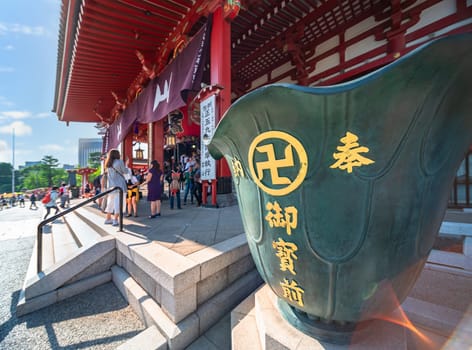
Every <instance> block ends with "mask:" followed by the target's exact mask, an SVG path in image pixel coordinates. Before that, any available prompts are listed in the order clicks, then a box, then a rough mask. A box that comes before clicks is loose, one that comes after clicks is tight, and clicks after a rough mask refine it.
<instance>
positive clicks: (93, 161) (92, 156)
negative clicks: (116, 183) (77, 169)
mask: <svg viewBox="0 0 472 350" xmlns="http://www.w3.org/2000/svg"><path fill="white" fill-rule="evenodd" d="M101 156H102V153H101V152H91V153H89V156H88V166H89V167H91V168H95V169H98V168H99V167H100V158H101Z"/></svg>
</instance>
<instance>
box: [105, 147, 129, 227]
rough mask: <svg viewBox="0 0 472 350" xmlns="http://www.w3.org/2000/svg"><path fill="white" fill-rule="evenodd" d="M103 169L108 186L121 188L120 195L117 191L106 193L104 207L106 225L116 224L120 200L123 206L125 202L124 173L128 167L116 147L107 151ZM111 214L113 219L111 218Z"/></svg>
mask: <svg viewBox="0 0 472 350" xmlns="http://www.w3.org/2000/svg"><path fill="white" fill-rule="evenodd" d="M105 169H106V172H107V180H108V184H107V187H108V188H113V187H120V188H121V189H122V190H123V196H121V197H120V192H119V191H113V192H111V193H110V194H109V195H108V198H107V206H106V208H105V213H106V219H105V224H106V225H110V224H111V225H113V226H118V225H119V223H118V217H119V215H120V200H121V203H122V205H123V208H124V203H125V202H126V192H127V190H128V186H127V185H126V180H125V174H126V173H127V172H128V169H127V168H126V166H125V163H124V162H123V160H122V159H121V158H120V152H119V151H118V150H117V149H112V150H110V151H109V152H108V154H107V158H106V160H105ZM112 215H113V219H112Z"/></svg>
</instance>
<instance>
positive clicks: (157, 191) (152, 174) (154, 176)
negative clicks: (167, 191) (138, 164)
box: [143, 160, 164, 219]
mask: <svg viewBox="0 0 472 350" xmlns="http://www.w3.org/2000/svg"><path fill="white" fill-rule="evenodd" d="M163 182H164V174H163V172H162V170H161V166H160V165H159V163H158V161H157V160H153V161H152V162H151V167H150V168H149V171H148V173H147V175H146V180H145V181H144V182H143V185H145V184H147V186H148V196H147V200H148V202H150V203H151V215H150V216H149V219H154V218H155V217H157V216H161V197H162V190H163Z"/></svg>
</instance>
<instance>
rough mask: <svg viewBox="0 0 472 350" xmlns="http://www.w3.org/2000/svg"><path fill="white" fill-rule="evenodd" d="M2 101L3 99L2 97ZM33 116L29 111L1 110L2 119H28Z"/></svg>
mask: <svg viewBox="0 0 472 350" xmlns="http://www.w3.org/2000/svg"><path fill="white" fill-rule="evenodd" d="M0 102H1V99H0ZM29 117H31V113H30V112H28V111H3V112H2V111H0V120H5V119H26V118H29Z"/></svg>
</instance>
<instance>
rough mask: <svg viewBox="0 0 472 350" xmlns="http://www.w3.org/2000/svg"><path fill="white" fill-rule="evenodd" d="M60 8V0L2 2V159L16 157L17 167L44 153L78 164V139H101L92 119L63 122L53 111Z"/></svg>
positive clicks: (0, 122)
mask: <svg viewBox="0 0 472 350" xmlns="http://www.w3.org/2000/svg"><path fill="white" fill-rule="evenodd" d="M60 7H61V1H60V0H33V1H32V0H14V1H10V0H2V1H0V162H5V163H10V164H13V156H14V166H15V169H18V167H19V166H20V165H24V164H25V162H26V161H40V160H41V159H42V158H43V157H44V156H53V157H54V158H56V159H58V161H59V164H60V165H61V166H62V165H63V164H70V165H77V163H78V140H79V138H99V137H100V136H98V135H97V129H96V128H95V127H94V125H95V124H94V123H70V124H69V126H66V123H64V122H61V121H59V120H58V118H57V115H56V114H55V113H53V112H51V110H52V109H53V107H54V94H55V83H56V67H57V44H58V37H59V18H60ZM13 130H14V137H13V136H12V135H13ZM13 146H14V147H13ZM13 148H14V150H15V151H14V154H13Z"/></svg>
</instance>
